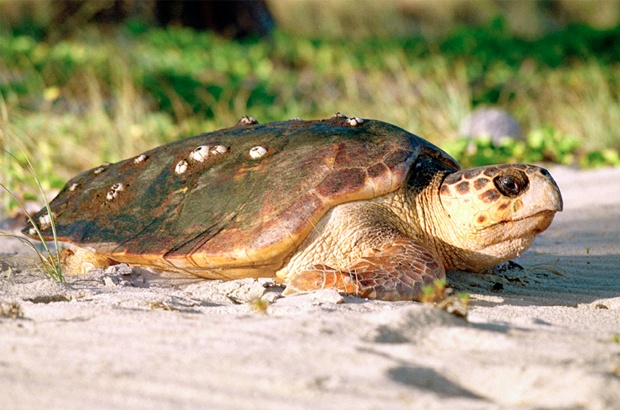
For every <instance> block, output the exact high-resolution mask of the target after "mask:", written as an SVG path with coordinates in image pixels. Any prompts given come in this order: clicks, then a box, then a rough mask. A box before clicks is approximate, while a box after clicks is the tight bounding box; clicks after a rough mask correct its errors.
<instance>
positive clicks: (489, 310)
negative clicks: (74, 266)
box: [0, 168, 620, 409]
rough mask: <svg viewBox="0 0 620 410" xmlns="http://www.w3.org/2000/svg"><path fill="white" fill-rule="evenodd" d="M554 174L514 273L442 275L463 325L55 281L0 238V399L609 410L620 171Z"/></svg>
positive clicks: (167, 279) (120, 279)
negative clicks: (545, 205)
mask: <svg viewBox="0 0 620 410" xmlns="http://www.w3.org/2000/svg"><path fill="white" fill-rule="evenodd" d="M551 171H552V174H553V175H554V176H555V178H556V180H557V181H558V184H559V186H560V188H561V190H562V193H563V196H564V201H565V210H564V212H562V213H561V214H558V216H557V217H556V220H555V221H554V223H553V224H552V226H551V227H550V228H549V229H548V230H547V231H546V232H545V233H543V234H542V235H540V236H539V238H538V239H537V240H536V242H535V244H534V246H533V247H532V249H531V250H529V251H528V252H526V253H525V254H524V255H523V256H522V257H521V258H519V259H518V260H516V262H517V263H518V264H519V265H520V266H522V267H523V269H521V268H519V267H517V266H512V267H511V268H509V269H506V270H505V271H498V272H497V273H495V274H490V275H473V274H462V273H460V274H452V275H450V281H451V284H452V285H453V286H454V287H455V288H456V289H459V290H462V291H467V292H469V293H470V295H471V306H470V309H469V313H468V317H467V319H463V318H459V317H457V316H455V315H452V314H449V313H447V312H446V311H444V310H441V309H439V308H436V307H433V306H430V305H422V304H419V303H413V302H411V303H409V302H397V303H389V302H381V301H368V300H363V299H356V298H350V297H344V298H343V297H341V296H340V295H338V294H337V293H335V292H330V291H323V292H320V293H318V294H311V295H304V296H299V297H289V298H278V295H279V293H280V292H281V288H279V287H278V286H275V285H274V283H273V282H272V281H270V280H261V281H254V280H242V281H233V282H217V281H203V280H197V279H194V278H188V277H179V276H178V275H163V276H160V275H154V274H153V273H152V272H148V271H145V270H131V269H128V268H124V267H122V266H121V267H117V268H115V269H110V270H108V271H105V272H104V271H96V272H91V273H89V274H88V275H86V276H82V277H68V278H67V283H64V284H61V283H56V282H53V281H51V280H49V279H46V278H45V277H44V276H43V275H42V274H41V273H40V272H38V271H37V270H36V269H33V268H32V266H30V265H29V261H30V259H29V257H28V256H24V255H25V254H26V249H25V248H24V247H23V246H20V245H19V244H17V243H15V242H13V241H9V240H7V239H2V242H0V252H1V253H2V254H4V255H7V256H5V257H4V258H3V259H2V262H0V267H1V268H2V271H3V272H2V273H1V274H0V407H2V408H7V409H37V408H46V409H60V408H62V409H83V408H89V409H100V408H119V407H122V408H132V409H142V408H175V409H177V408H214V409H241V408H268V409H280V408H282V409H299V408H308V409H310V408H312V409H318V408H321V409H332V408H333V409H336V408H338V409H347V408H356V409H387V408H390V409H398V408H428V409H434V408H442V409H444V408H463V409H469V408H472V409H494V408H502V409H504V408H519V409H540V408H561V409H569V408H570V409H572V408H586V409H613V408H617V409H620V341H619V339H620V169H613V170H609V169H605V170H597V171H576V170H572V169H568V168H554V169H551ZM8 266H12V268H11V269H10V270H9V268H8ZM261 296H262V297H263V298H265V299H267V300H270V301H272V303H270V304H269V305H268V306H266V304H259V303H256V302H255V300H256V298H258V297H261Z"/></svg>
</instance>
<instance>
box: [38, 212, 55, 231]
mask: <svg viewBox="0 0 620 410" xmlns="http://www.w3.org/2000/svg"><path fill="white" fill-rule="evenodd" d="M50 226H52V218H51V217H50V214H43V215H41V216H40V217H39V228H41V229H47V228H49V227H50Z"/></svg>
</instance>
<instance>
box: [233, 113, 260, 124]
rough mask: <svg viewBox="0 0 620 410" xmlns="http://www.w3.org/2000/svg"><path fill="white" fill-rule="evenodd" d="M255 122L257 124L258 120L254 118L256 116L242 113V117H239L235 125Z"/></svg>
mask: <svg viewBox="0 0 620 410" xmlns="http://www.w3.org/2000/svg"><path fill="white" fill-rule="evenodd" d="M255 124H258V121H257V120H256V118H254V117H249V116H247V115H244V116H243V117H241V119H240V120H239V122H238V123H237V125H255Z"/></svg>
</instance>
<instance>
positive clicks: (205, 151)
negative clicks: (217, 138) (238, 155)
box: [189, 145, 228, 162]
mask: <svg viewBox="0 0 620 410" xmlns="http://www.w3.org/2000/svg"><path fill="white" fill-rule="evenodd" d="M227 152H228V147H227V146H225V145H200V146H198V147H196V148H194V150H193V151H192V152H190V154H189V159H191V160H193V161H197V162H204V161H205V160H206V159H207V158H209V157H210V156H217V155H221V154H225V153H227Z"/></svg>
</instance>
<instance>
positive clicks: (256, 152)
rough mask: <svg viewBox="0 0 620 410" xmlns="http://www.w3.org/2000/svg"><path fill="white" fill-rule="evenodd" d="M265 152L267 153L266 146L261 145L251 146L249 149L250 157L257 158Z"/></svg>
mask: <svg viewBox="0 0 620 410" xmlns="http://www.w3.org/2000/svg"><path fill="white" fill-rule="evenodd" d="M266 153H267V148H265V147H261V146H260V145H259V146H256V147H252V149H250V158H252V159H258V158H260V157H263V156H265V154H266Z"/></svg>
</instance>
